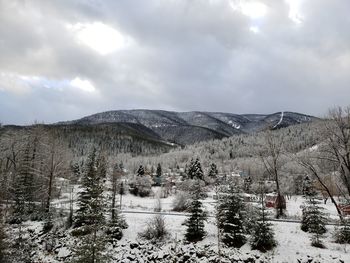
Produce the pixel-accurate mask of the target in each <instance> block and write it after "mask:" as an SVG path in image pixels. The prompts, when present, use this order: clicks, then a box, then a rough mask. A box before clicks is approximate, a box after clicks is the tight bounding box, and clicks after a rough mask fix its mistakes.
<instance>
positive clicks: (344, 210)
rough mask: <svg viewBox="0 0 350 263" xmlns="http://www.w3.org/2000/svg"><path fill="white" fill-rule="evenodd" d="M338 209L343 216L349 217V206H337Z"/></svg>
mask: <svg viewBox="0 0 350 263" xmlns="http://www.w3.org/2000/svg"><path fill="white" fill-rule="evenodd" d="M339 209H340V211H341V212H342V214H343V215H346V216H348V215H350V204H347V205H339Z"/></svg>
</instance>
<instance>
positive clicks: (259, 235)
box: [250, 189, 277, 252]
mask: <svg viewBox="0 0 350 263" xmlns="http://www.w3.org/2000/svg"><path fill="white" fill-rule="evenodd" d="M271 226H272V224H271V223H269V222H268V221H267V218H266V212H265V204H264V189H261V207H260V209H259V219H258V221H257V222H256V223H255V225H254V226H253V230H252V231H251V233H252V239H251V241H250V245H251V247H252V249H258V250H260V251H261V252H266V251H268V250H271V249H272V248H274V247H275V246H276V245H277V242H276V240H275V237H274V232H273V229H272V228H271Z"/></svg>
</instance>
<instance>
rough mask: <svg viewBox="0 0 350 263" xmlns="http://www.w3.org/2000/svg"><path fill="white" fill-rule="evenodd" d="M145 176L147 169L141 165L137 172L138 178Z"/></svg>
mask: <svg viewBox="0 0 350 263" xmlns="http://www.w3.org/2000/svg"><path fill="white" fill-rule="evenodd" d="M144 175H145V168H144V167H143V166H142V165H140V167H139V169H138V170H137V176H144Z"/></svg>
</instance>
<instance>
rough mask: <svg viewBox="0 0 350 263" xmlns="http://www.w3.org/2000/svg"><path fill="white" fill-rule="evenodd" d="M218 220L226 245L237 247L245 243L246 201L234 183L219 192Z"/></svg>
mask: <svg viewBox="0 0 350 263" xmlns="http://www.w3.org/2000/svg"><path fill="white" fill-rule="evenodd" d="M217 221H218V226H219V229H220V231H221V233H222V236H221V240H222V242H223V243H224V244H225V245H227V246H228V247H237V248H239V247H241V246H243V245H244V243H245V242H246V237H245V235H244V232H245V231H244V203H243V198H242V196H241V195H240V194H239V193H238V191H237V187H236V186H235V185H233V184H231V185H230V186H229V188H228V190H227V191H226V192H224V193H220V194H219V199H218V206H217Z"/></svg>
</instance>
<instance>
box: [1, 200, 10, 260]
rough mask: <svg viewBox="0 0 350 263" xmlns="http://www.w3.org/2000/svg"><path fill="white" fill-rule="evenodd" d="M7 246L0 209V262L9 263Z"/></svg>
mask: <svg viewBox="0 0 350 263" xmlns="http://www.w3.org/2000/svg"><path fill="white" fill-rule="evenodd" d="M0 201H1V200H0ZM8 250H9V244H8V243H7V236H6V233H5V226H4V224H3V218H2V211H1V208H0V262H3V263H6V262H9V253H8V252H9V251H8Z"/></svg>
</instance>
